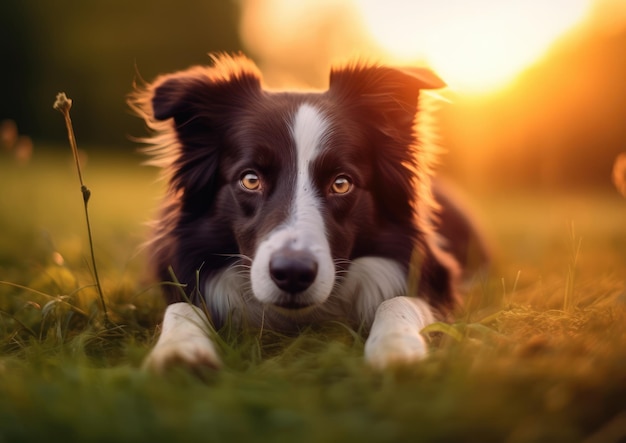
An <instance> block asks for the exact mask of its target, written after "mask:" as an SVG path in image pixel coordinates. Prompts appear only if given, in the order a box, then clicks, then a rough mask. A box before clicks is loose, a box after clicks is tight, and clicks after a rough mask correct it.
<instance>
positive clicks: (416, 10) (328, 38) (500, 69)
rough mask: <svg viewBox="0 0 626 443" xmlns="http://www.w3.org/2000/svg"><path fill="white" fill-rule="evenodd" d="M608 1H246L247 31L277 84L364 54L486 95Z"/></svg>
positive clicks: (310, 79)
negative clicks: (429, 71)
mask: <svg viewBox="0 0 626 443" xmlns="http://www.w3.org/2000/svg"><path fill="white" fill-rule="evenodd" d="M600 1H605V2H613V1H616V0H551V1H543V0H506V1H502V0H471V1H467V0H446V1H438V0H412V1H407V0H385V1H381V0H298V1H292V0H264V1H256V0H247V1H243V2H242V18H241V27H240V34H241V37H242V40H243V42H244V44H245V46H246V48H247V49H248V50H249V51H250V52H251V53H253V54H254V55H255V56H257V57H258V60H259V61H260V62H261V64H262V65H263V66H262V70H263V71H264V72H265V73H266V74H267V76H268V79H269V81H270V83H275V86H280V87H282V86H288V85H289V83H292V82H290V80H291V79H290V78H289V77H290V75H292V74H296V77H299V78H300V80H304V82H305V83H313V84H315V83H316V82H318V79H316V78H315V76H316V75H318V74H321V73H323V72H327V68H328V66H327V64H329V63H330V62H331V61H334V60H337V59H339V60H345V59H346V58H350V57H354V56H355V55H358V56H361V57H365V58H373V59H376V60H381V61H384V62H389V63H396V64H400V63H401V64H426V65H428V66H430V67H432V68H433V69H434V70H435V71H436V72H437V73H439V75H440V76H441V77H442V78H443V79H444V80H446V82H447V83H448V84H449V85H450V87H451V88H452V89H455V90H457V91H458V92H461V93H476V92H478V93H482V92H491V91H494V90H497V89H499V88H501V87H503V86H505V85H507V84H508V83H510V82H511V80H513V79H514V78H515V77H516V76H517V75H518V74H519V73H520V72H521V71H523V70H524V69H525V68H527V67H529V66H531V65H532V64H533V63H534V62H536V61H538V60H539V59H540V58H541V57H542V56H543V55H544V54H545V53H546V52H547V51H548V50H549V48H550V47H551V46H552V45H553V44H554V43H555V41H556V40H557V39H558V38H559V37H560V36H562V35H563V34H565V33H566V32H567V31H568V30H570V29H571V28H572V27H574V26H575V25H576V24H578V23H580V22H581V21H583V18H585V17H586V16H588V15H589V13H590V10H591V9H592V5H593V4H594V3H598V2H600ZM303 73H304V75H303ZM303 77H304V78H303ZM292 79H293V78H292Z"/></svg>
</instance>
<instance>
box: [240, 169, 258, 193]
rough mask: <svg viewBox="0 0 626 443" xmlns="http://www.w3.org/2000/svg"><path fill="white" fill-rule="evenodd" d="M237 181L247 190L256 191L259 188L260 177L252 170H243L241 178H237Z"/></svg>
mask: <svg viewBox="0 0 626 443" xmlns="http://www.w3.org/2000/svg"><path fill="white" fill-rule="evenodd" d="M239 183H241V186H242V187H243V188H244V189H247V190H248V191H258V190H260V189H261V179H260V178H259V176H258V175H256V174H255V173H254V172H245V173H244V174H243V175H242V176H241V179H239Z"/></svg>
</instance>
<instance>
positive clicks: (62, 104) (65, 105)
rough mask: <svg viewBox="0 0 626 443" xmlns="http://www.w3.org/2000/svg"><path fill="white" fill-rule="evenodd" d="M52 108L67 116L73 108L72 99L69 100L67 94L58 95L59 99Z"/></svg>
mask: <svg viewBox="0 0 626 443" xmlns="http://www.w3.org/2000/svg"><path fill="white" fill-rule="evenodd" d="M52 107H53V108H54V109H56V110H57V111H59V112H61V113H63V114H65V113H67V112H69V111H70V108H71V107H72V99H71V98H68V97H67V95H65V92H59V93H58V94H57V99H56V100H55V102H54V105H52Z"/></svg>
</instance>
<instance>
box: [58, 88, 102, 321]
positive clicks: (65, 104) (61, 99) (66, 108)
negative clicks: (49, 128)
mask: <svg viewBox="0 0 626 443" xmlns="http://www.w3.org/2000/svg"><path fill="white" fill-rule="evenodd" d="M53 107H54V109H56V110H57V111H59V112H60V113H61V114H63V117H64V118H65V127H66V128H67V138H68V139H69V142H70V147H71V148H72V155H73V156H74V161H75V162H76V171H78V180H79V181H80V192H81V193H82V194H83V206H84V208H85V220H86V222H87V235H88V237H89V250H90V252H91V265H92V267H93V275H94V278H95V280H96V289H97V290H98V295H99V296H100V302H101V303H102V313H103V315H104V323H105V325H109V315H108V312H107V306H106V303H105V302H104V294H103V293H102V285H101V284H100V277H99V276H98V266H97V265H96V254H95V252H94V247H93V236H92V233H91V223H90V221H89V210H88V203H89V198H90V197H91V191H90V190H89V188H87V186H85V183H84V182H83V173H82V171H81V168H80V160H79V158H78V148H77V147H76V137H74V128H73V126H72V119H71V118H70V109H71V108H72V100H71V99H70V98H68V97H67V96H66V95H65V93H64V92H60V93H58V94H57V97H56V101H55V102H54V106H53Z"/></svg>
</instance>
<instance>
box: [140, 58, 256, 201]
mask: <svg viewBox="0 0 626 443" xmlns="http://www.w3.org/2000/svg"><path fill="white" fill-rule="evenodd" d="M214 60H215V65H214V66H212V67H195V68H191V69H189V70H187V71H183V72H179V73H175V74H170V75H167V76H164V77H161V78H160V79H158V80H157V81H156V82H155V83H154V84H153V85H152V87H151V91H152V98H151V105H152V109H151V110H152V117H153V119H154V120H156V121H165V122H167V121H170V120H171V122H172V124H171V126H168V127H169V128H170V129H168V132H169V133H170V134H171V135H173V136H174V139H175V140H176V143H175V146H176V147H170V148H168V152H167V153H166V154H167V158H169V159H171V161H170V162H169V164H168V165H166V168H167V169H168V170H169V177H170V180H171V185H172V186H173V188H174V189H177V190H178V189H182V190H183V192H184V194H183V199H184V201H185V202H190V203H191V204H193V202H194V201H203V202H204V203H203V204H210V200H211V199H212V195H213V191H214V183H215V178H216V175H217V174H216V172H217V167H218V164H219V158H220V154H221V151H222V149H223V135H224V132H225V131H227V129H228V127H229V126H228V125H229V122H231V121H232V116H233V115H235V114H236V113H238V112H240V111H241V109H242V107H243V106H245V103H246V102H247V101H249V100H253V99H254V97H255V96H257V95H258V94H260V92H261V77H260V74H259V73H258V70H257V69H256V67H254V65H253V64H252V62H250V61H248V60H247V59H244V58H243V57H239V58H231V57H227V56H222V57H215V58H214ZM164 157H165V156H164Z"/></svg>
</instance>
